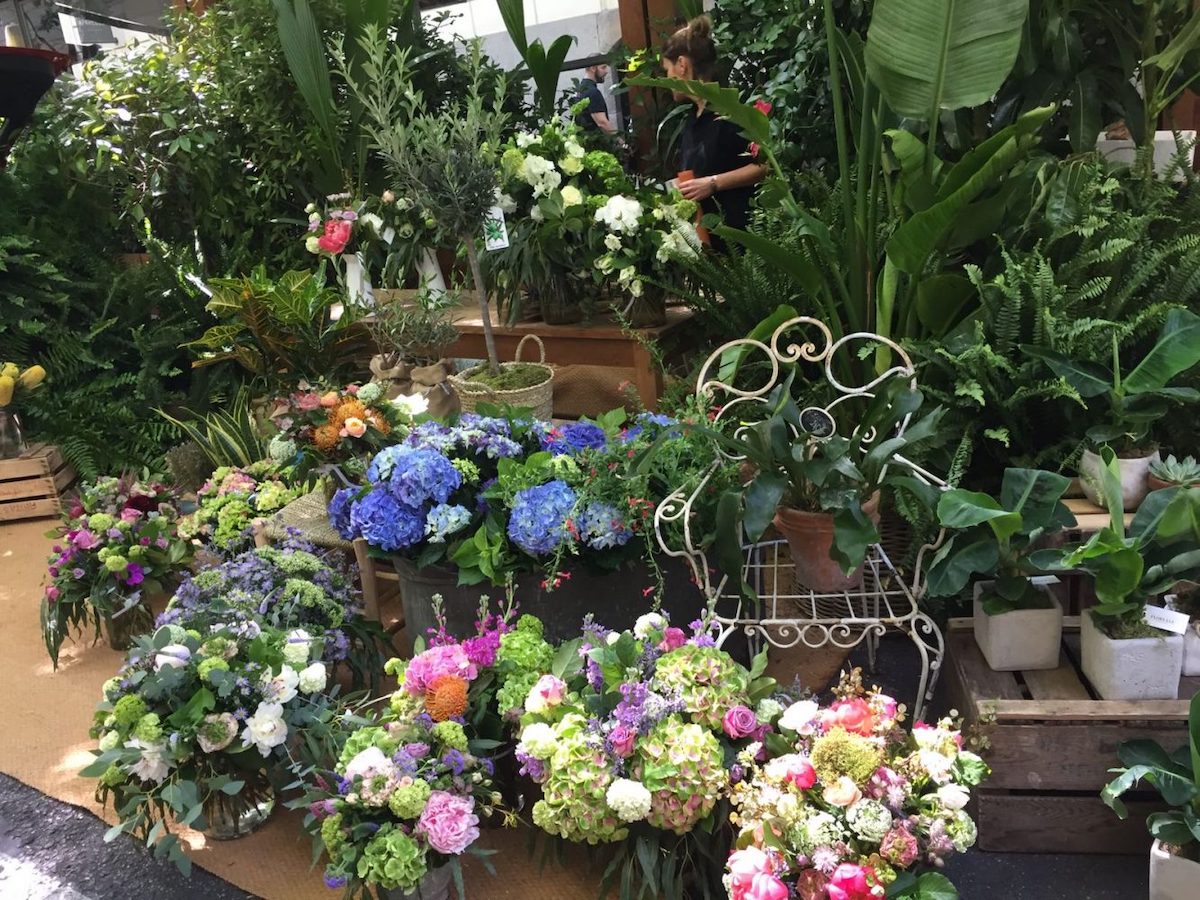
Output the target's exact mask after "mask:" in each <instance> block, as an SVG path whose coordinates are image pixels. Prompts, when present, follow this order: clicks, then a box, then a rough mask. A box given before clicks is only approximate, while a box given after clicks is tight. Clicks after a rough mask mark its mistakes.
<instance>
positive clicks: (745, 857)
mask: <svg viewBox="0 0 1200 900" xmlns="http://www.w3.org/2000/svg"><path fill="white" fill-rule="evenodd" d="M725 868H726V870H728V872H729V896H730V897H731V898H732V900H748V898H750V897H751V896H753V895H751V894H750V891H751V890H752V889H753V887H754V880H755V878H757V877H759V876H761V875H771V874H772V869H773V868H774V867H773V866H772V865H771V858H770V857H769V856H767V854H766V853H764V852H763V851H762V850H760V849H759V848H758V847H755V846H750V847H747V848H745V849H744V850H735V851H733V853H731V854H729V861H728V862H726V863H725ZM784 896H787V895H786V894H784Z"/></svg>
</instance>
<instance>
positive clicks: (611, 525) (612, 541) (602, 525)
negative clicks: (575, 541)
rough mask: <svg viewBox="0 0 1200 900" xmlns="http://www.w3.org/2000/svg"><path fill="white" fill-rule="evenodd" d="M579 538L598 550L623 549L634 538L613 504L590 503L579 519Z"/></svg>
mask: <svg viewBox="0 0 1200 900" xmlns="http://www.w3.org/2000/svg"><path fill="white" fill-rule="evenodd" d="M578 527H579V537H580V540H582V541H583V542H584V543H585V544H587V545H588V546H589V547H592V548H593V549H596V550H608V549H611V548H612V547H623V546H625V544H627V543H628V542H629V539H630V538H631V537H633V532H632V531H630V530H629V527H628V526H627V525H626V524H625V521H624V520H623V519H622V518H621V514H620V513H619V512H617V508H616V507H615V506H613V505H612V504H611V503H589V504H588V506H587V508H586V509H585V510H584V511H583V515H581V516H580V517H579V522H578Z"/></svg>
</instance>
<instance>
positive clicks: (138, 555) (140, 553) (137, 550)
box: [129, 544, 146, 562]
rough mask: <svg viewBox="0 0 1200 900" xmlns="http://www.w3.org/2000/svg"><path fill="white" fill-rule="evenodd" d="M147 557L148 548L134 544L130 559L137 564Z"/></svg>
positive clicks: (130, 551)
mask: <svg viewBox="0 0 1200 900" xmlns="http://www.w3.org/2000/svg"><path fill="white" fill-rule="evenodd" d="M145 556H146V548H145V547H143V546H141V545H140V544H134V545H133V546H132V547H130V548H129V558H130V559H132V560H133V561H134V562H136V561H137V560H139V559H143V558H144V557H145Z"/></svg>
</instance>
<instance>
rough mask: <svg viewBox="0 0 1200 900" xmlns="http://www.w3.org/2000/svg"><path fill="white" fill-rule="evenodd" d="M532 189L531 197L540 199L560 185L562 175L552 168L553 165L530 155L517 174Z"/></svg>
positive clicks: (539, 157)
mask: <svg viewBox="0 0 1200 900" xmlns="http://www.w3.org/2000/svg"><path fill="white" fill-rule="evenodd" d="M517 174H518V175H520V176H521V178H522V179H524V181H525V182H526V184H528V185H529V186H530V187H532V188H533V196H535V197H542V196H544V195H546V194H549V193H550V192H551V191H552V190H554V189H555V188H556V187H558V186H559V185H560V184H562V175H560V174H559V173H558V170H557V169H556V168H554V163H552V162H551V161H550V160H548V159H545V158H544V157H541V156H537V155H535V154H533V153H530V154H529V155H528V156H526V157H525V160H524V162H522V163H521V170H520V172H518V173H517Z"/></svg>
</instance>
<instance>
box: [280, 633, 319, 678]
mask: <svg viewBox="0 0 1200 900" xmlns="http://www.w3.org/2000/svg"><path fill="white" fill-rule="evenodd" d="M311 643H312V635H311V634H309V633H308V632H307V631H305V630H304V629H303V628H296V629H293V630H292V631H289V632H288V636H287V640H286V641H285V642H284V645H283V660H284V662H286V663H287V664H288V665H289V666H293V667H295V668H300V667H301V666H303V665H304V664H305V663H307V662H308V653H309V647H310V644H311Z"/></svg>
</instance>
